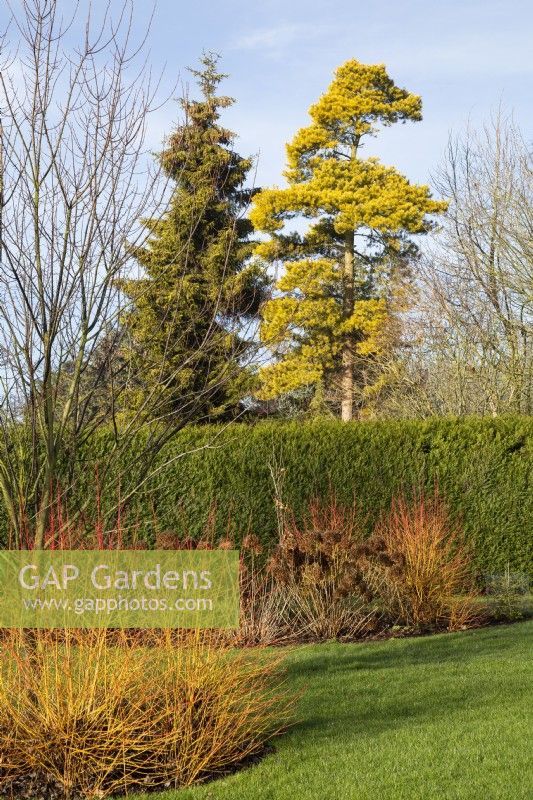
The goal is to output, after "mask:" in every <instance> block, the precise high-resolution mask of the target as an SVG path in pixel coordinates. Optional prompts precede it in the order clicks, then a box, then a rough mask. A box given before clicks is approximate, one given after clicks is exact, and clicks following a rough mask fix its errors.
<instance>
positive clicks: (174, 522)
mask: <svg viewBox="0 0 533 800" xmlns="http://www.w3.org/2000/svg"><path fill="white" fill-rule="evenodd" d="M102 444H103V443H102V442H101V443H100V448H99V449H100V457H102V454H103V455H104V457H105V446H103V448H102ZM202 446H205V449H201V450H198V448H201V447H202ZM189 451H196V452H191V453H190V454H189V455H185V456H184V457H183V458H179V459H178V460H176V461H175V462H174V463H173V464H172V465H170V466H168V467H166V468H165V469H164V470H163V471H162V472H160V473H159V474H158V475H157V477H156V478H154V479H153V480H152V481H151V482H150V483H149V484H147V486H146V487H145V489H146V491H145V492H144V493H143V494H142V495H141V496H139V497H138V498H137V500H136V508H135V511H134V513H135V514H136V515H137V517H138V518H139V519H140V520H141V521H142V524H143V527H145V526H146V529H147V530H148V529H150V530H152V529H153V527H154V524H155V525H156V526H157V527H158V528H159V529H161V530H172V531H176V532H179V533H180V534H182V535H191V536H193V537H195V538H198V537H201V536H202V535H203V533H204V531H205V529H206V527H209V524H210V522H209V520H210V519H211V520H212V518H213V512H214V509H215V510H216V523H215V528H216V535H217V536H225V535H226V534H229V536H231V537H232V538H234V539H235V541H236V542H237V543H238V542H239V541H240V540H241V539H242V537H243V536H244V535H245V534H246V533H247V532H254V533H255V534H256V535H257V536H258V537H259V538H260V539H261V541H262V542H263V543H264V544H265V545H266V546H267V548H268V547H269V546H272V545H273V543H274V542H275V541H276V538H277V527H276V509H275V503H274V485H273V480H272V475H271V469H274V471H275V472H277V473H278V476H279V471H280V469H282V470H283V473H282V483H283V502H284V504H285V505H286V506H288V507H290V508H291V509H293V510H294V512H295V513H296V515H298V516H299V515H301V514H302V512H303V511H304V510H305V508H306V505H307V503H308V501H309V499H310V498H312V497H317V496H318V497H322V498H325V497H327V496H328V494H329V493H330V492H334V493H335V494H336V496H337V498H338V499H339V500H340V501H342V502H346V503H349V502H352V501H353V500H354V499H355V500H356V502H357V503H359V505H360V507H361V508H362V510H363V512H364V513H365V514H366V515H368V519H367V525H368V529H369V530H370V529H371V528H372V526H373V524H374V523H375V521H376V519H377V518H378V517H379V515H380V514H381V513H382V512H383V511H384V510H386V509H387V508H388V507H389V506H390V503H391V500H392V498H393V497H394V496H395V495H398V494H399V493H405V494H410V493H412V492H413V491H414V490H418V491H420V490H423V491H425V492H432V491H433V490H434V487H435V486H438V489H439V492H440V494H441V495H442V496H443V497H444V499H445V500H446V501H447V503H448V505H449V507H450V510H451V512H452V514H453V515H455V516H456V517H458V518H460V520H461V521H462V523H463V526H464V529H465V532H466V534H467V536H468V539H469V540H470V542H471V543H472V545H473V548H474V552H475V561H476V567H477V569H478V571H479V572H480V573H492V572H497V571H502V570H503V569H504V568H505V567H506V565H507V564H510V566H511V568H512V569H515V570H522V571H526V572H530V573H533V419H531V418H525V417H516V418H512V417H508V418H495V419H442V418H439V419H430V420H392V421H377V422H364V423H348V424H346V423H341V422H337V421H334V420H331V421H330V420H327V421H324V420H319V421H312V422H297V421H294V422H278V421H276V422H260V423H257V424H255V425H244V424H242V425H237V424H235V425H230V426H228V427H227V428H226V429H221V428H217V427H198V428H188V429H185V430H183V431H182V432H181V433H180V434H179V435H178V436H177V437H176V438H175V439H174V440H173V441H172V443H171V444H169V445H168V446H167V449H166V452H165V453H164V455H163V457H164V458H165V459H168V457H169V456H171V457H172V456H176V455H178V454H181V453H187V452H189Z"/></svg>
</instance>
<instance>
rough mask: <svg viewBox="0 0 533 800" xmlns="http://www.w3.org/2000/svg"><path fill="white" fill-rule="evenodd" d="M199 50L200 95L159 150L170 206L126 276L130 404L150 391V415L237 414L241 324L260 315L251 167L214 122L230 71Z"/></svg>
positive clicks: (245, 376)
mask: <svg viewBox="0 0 533 800" xmlns="http://www.w3.org/2000/svg"><path fill="white" fill-rule="evenodd" d="M217 61H218V57H217V56H215V55H213V54H206V55H204V56H203V58H202V59H201V68H200V69H198V70H190V71H191V72H192V74H193V75H194V76H195V78H196V79H197V82H198V85H199V88H200V90H201V95H202V96H201V99H189V98H188V97H184V98H183V99H182V100H181V101H180V103H181V106H182V110H183V114H184V119H183V122H182V123H181V124H180V125H179V126H178V127H177V128H176V129H175V131H174V132H173V133H172V135H171V136H170V137H169V139H168V142H167V146H166V147H165V149H164V150H163V152H162V153H161V154H160V156H159V158H160V159H161V164H162V167H163V169H164V171H165V172H166V173H167V175H168V176H169V178H170V179H171V180H172V181H173V182H174V184H175V185H174V190H173V194H172V198H171V201H170V205H169V208H168V210H167V212H166V213H165V214H164V216H163V217H162V218H161V219H145V220H143V225H145V226H146V227H147V228H148V229H149V230H150V237H149V239H148V243H147V245H146V246H145V247H143V248H142V249H138V250H136V251H134V252H133V255H134V256H135V257H136V259H137V260H138V262H139V263H140V265H141V266H142V270H143V275H142V277H140V278H139V279H137V280H126V281H124V282H123V283H122V289H123V291H124V293H125V294H126V296H127V297H128V298H129V300H130V301H131V309H130V310H128V312H127V313H126V314H125V315H124V320H123V321H124V325H125V327H126V329H127V331H128V332H129V334H130V338H131V340H132V343H133V344H132V347H131V349H130V359H131V362H132V364H133V367H134V374H135V375H136V376H137V379H138V381H137V386H138V391H137V393H136V397H133V398H132V397H131V396H130V397H129V401H130V402H132V403H133V405H135V404H138V403H142V402H143V398H144V397H145V396H146V393H147V392H150V393H151V394H152V400H151V404H152V405H154V400H153V397H154V396H155V395H157V403H155V408H154V413H155V415H156V416H157V417H162V416H167V415H178V416H179V415H180V414H181V415H183V414H186V416H187V417H188V418H189V419H190V418H191V417H195V418H197V419H198V418H203V419H213V418H217V417H220V416H221V415H223V414H227V413H229V412H230V411H231V410H234V409H235V408H236V407H237V406H238V403H239V400H240V399H241V397H242V396H243V394H245V393H246V390H247V386H248V384H249V382H250V373H249V371H248V369H247V368H246V359H247V357H248V356H249V353H250V350H251V348H252V347H253V342H252V336H251V335H250V336H247V335H246V331H247V326H250V323H252V322H253V320H254V319H255V318H256V317H257V314H258V309H259V305H260V303H261V300H262V297H263V293H264V290H265V286H266V278H265V274H264V272H263V271H262V269H261V266H260V264H259V262H258V261H257V260H255V261H254V262H253V263H252V262H251V261H250V256H251V254H252V250H253V241H252V239H251V234H252V231H253V228H252V225H251V222H250V220H249V219H247V218H246V209H247V207H248V205H249V202H250V199H251V197H252V195H253V190H251V189H249V188H246V181H247V178H248V173H249V171H250V169H251V167H252V161H251V159H249V158H242V157H241V156H240V155H238V154H237V153H236V152H235V150H234V143H235V134H234V133H232V132H231V131H229V130H227V129H226V128H224V127H223V126H222V125H221V124H220V122H219V119H220V114H221V111H222V110H223V109H226V108H228V107H229V106H230V105H232V104H233V102H234V100H233V99H232V98H230V97H225V96H222V95H218V94H217V90H218V86H219V84H220V82H221V81H222V80H223V79H224V78H225V77H227V76H226V75H224V74H222V73H220V72H219V71H218V68H217Z"/></svg>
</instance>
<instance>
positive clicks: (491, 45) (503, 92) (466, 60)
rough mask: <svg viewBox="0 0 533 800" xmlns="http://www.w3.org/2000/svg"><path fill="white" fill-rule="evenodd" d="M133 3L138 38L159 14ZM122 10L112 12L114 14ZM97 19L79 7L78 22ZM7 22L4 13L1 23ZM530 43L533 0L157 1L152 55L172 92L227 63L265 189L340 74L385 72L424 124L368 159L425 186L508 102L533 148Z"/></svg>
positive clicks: (167, 126)
mask: <svg viewBox="0 0 533 800" xmlns="http://www.w3.org/2000/svg"><path fill="white" fill-rule="evenodd" d="M64 2H65V5H66V6H67V7H69V8H72V5H71V3H70V2H67V0H64ZM133 2H134V8H135V16H136V27H137V28H138V30H139V31H140V30H142V28H143V25H144V24H145V21H146V19H147V17H148V16H149V14H150V11H151V6H152V4H151V2H150V0H133ZM16 5H17V2H16V0H15V7H16ZM104 5H105V2H104V0H95V2H93V6H95V7H96V8H97V9H101V8H103V7H104ZM120 6H121V0H111V7H112V9H113V10H115V9H117V10H118V9H119V8H120ZM88 7H89V2H88V0H80V7H79V14H78V18H79V19H80V20H81V18H82V16H84V15H83V13H82V12H83V11H84V10H86V9H87V8H88ZM5 14H6V7H5V6H4V8H3V9H0V21H3V20H2V18H3V17H4V16H5ZM532 34H533V2H532V1H531V0H507V2H505V1H504V0H438V1H436V0H425V1H424V2H422V0H396V2H394V1H392V0H366V1H365V2H361V0H322V2H319V0H306V2H304V0H260V2H245V1H244V0H158V2H157V5H156V11H155V17H154V20H153V25H152V30H151V33H150V37H149V46H150V51H151V52H150V60H151V62H152V63H153V65H154V67H155V68H156V69H160V68H161V67H163V66H164V68H165V74H164V81H163V91H165V90H166V91H167V92H168V90H169V87H171V86H172V85H173V84H174V83H175V82H176V81H181V82H190V81H191V76H190V75H189V74H188V73H187V70H186V67H187V66H188V65H194V64H195V62H196V61H197V59H198V56H199V55H200V54H201V52H202V50H204V49H205V50H213V51H216V52H218V53H220V55H221V57H222V61H221V65H222V69H223V71H225V72H228V73H230V77H229V79H228V80H227V82H226V85H225V92H226V93H227V94H231V95H232V96H233V97H235V98H236V100H237V103H236V105H235V106H234V107H233V108H232V109H230V110H229V111H228V113H227V114H226V116H225V122H226V124H227V125H228V127H231V128H232V129H233V130H234V131H236V133H238V135H239V140H238V149H239V151H240V152H241V153H242V154H243V155H248V154H252V153H258V154H259V161H258V172H257V180H256V183H257V185H263V186H266V185H271V184H273V183H281V182H282V176H281V173H282V170H283V168H284V161H285V152H284V144H285V142H286V141H288V140H290V139H291V138H292V136H293V135H294V133H295V131H296V130H297V129H298V128H299V127H301V126H302V125H305V124H307V120H308V117H307V108H308V107H309V105H310V104H311V103H312V102H314V101H315V100H316V99H317V97H318V96H319V95H320V94H321V93H322V92H323V91H324V90H325V89H326V87H327V85H328V83H329V81H330V80H331V76H332V73H333V70H334V69H335V67H336V66H338V65H339V64H341V63H342V62H344V61H345V60H347V59H349V58H357V59H359V60H360V61H363V62H366V63H378V62H383V63H385V64H386V65H387V68H388V70H389V73H390V75H391V76H392V77H393V78H394V80H395V81H396V82H397V83H398V84H399V85H401V86H405V87H406V88H407V89H409V90H410V91H412V92H416V93H418V94H421V95H422V99H423V108H424V119H423V121H422V122H419V123H415V124H406V125H403V126H400V125H397V126H393V127H392V128H390V129H388V130H387V131H385V132H384V133H383V134H381V135H380V137H379V138H378V139H376V140H373V141H372V142H371V143H370V144H369V145H368V146H367V153H369V154H370V153H371V154H373V155H378V156H379V157H380V158H381V159H382V160H383V161H384V162H385V163H388V164H395V165H396V166H397V167H398V168H399V169H400V170H401V171H402V172H404V173H405V174H406V175H407V176H408V177H409V178H410V179H411V180H413V181H418V182H427V181H429V178H430V173H431V170H434V169H435V168H436V167H437V165H438V163H439V161H440V159H441V157H442V153H443V150H444V147H445V145H446V141H447V138H448V135H449V132H450V131H451V130H459V129H461V128H462V127H463V126H464V125H465V124H466V122H467V121H468V120H469V119H470V120H471V121H472V122H473V123H474V124H479V123H480V122H482V121H483V120H484V119H485V120H486V119H487V118H488V117H489V116H490V114H491V111H493V110H494V109H495V108H496V107H497V106H498V104H499V103H500V102H502V103H503V104H504V106H505V107H506V108H507V109H508V110H512V111H513V112H514V114H515V118H516V120H517V122H518V123H519V124H520V126H521V127H522V130H523V131H524V133H525V135H526V137H527V138H528V139H529V140H532V139H533V135H532V133H533V102H532V101H533V59H532V58H531V50H532V49H533V48H532V47H531V43H532V40H533V35H532ZM178 113H179V112H178V108H177V105H176V103H175V102H170V103H169V104H167V105H166V106H165V107H164V108H162V109H160V110H159V111H158V112H157V113H156V114H154V116H153V118H152V120H151V123H150V144H151V145H152V146H153V147H154V149H157V148H158V145H159V143H160V141H161V139H162V137H163V136H164V135H165V134H167V133H168V132H169V131H170V130H171V128H172V125H173V123H174V122H175V121H176V119H177V117H178Z"/></svg>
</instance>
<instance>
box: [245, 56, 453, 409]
mask: <svg viewBox="0 0 533 800" xmlns="http://www.w3.org/2000/svg"><path fill="white" fill-rule="evenodd" d="M309 114H310V117H311V124H310V125H308V126H307V127H304V128H302V129H300V130H299V131H298V132H297V134H296V136H295V137H294V139H293V141H292V142H291V143H290V144H288V145H287V156H288V167H287V170H286V172H285V173H284V174H285V177H286V179H287V183H288V185H287V186H286V187H285V188H271V189H263V190H262V191H261V192H259V193H257V195H256V196H255V198H254V205H253V208H252V211H251V215H250V216H251V220H252V222H253V224H254V226H255V227H256V229H257V230H260V231H263V232H265V233H268V234H269V235H270V236H269V240H268V241H264V242H261V243H260V244H259V245H258V247H257V248H256V252H257V254H258V255H260V256H262V257H263V258H265V259H267V260H268V261H270V262H272V263H274V262H278V261H282V262H283V263H284V267H285V270H284V274H283V275H282V277H281V278H280V279H279V280H278V282H277V285H276V291H275V293H274V295H273V296H272V298H271V299H270V300H269V301H268V302H267V303H266V304H265V306H264V309H263V319H262V325H261V338H262V341H263V342H264V343H265V344H266V345H267V346H268V347H270V348H271V349H272V351H273V352H274V353H275V355H276V359H275V361H273V362H272V363H271V364H269V365H268V366H266V367H265V368H263V370H262V371H261V380H262V389H261V395H262V397H264V398H265V399H266V398H274V397H277V396H279V395H282V394H285V393H288V392H291V391H293V390H295V389H298V388H301V387H304V386H313V385H319V384H320V385H321V384H322V383H323V382H325V383H326V385H329V386H331V385H336V386H338V388H339V394H340V408H341V416H342V419H344V420H350V419H352V417H353V415H354V412H356V411H357V409H359V408H360V407H361V405H362V404H363V402H364V388H365V387H364V385H365V382H366V383H367V384H368V375H367V374H366V373H367V368H368V366H369V365H372V364H375V363H376V362H377V361H379V357H380V354H381V353H382V351H383V350H384V349H385V348H387V347H388V346H389V343H390V331H391V328H392V327H393V322H392V313H393V312H392V307H393V301H394V297H395V296H397V293H398V290H399V287H400V286H402V285H404V286H405V284H406V279H408V276H409V271H410V270H409V265H410V264H411V263H412V261H413V259H415V258H416V255H417V253H418V249H417V247H416V245H415V243H414V241H413V239H412V234H424V233H427V232H428V231H429V230H430V229H431V228H432V227H433V225H434V222H433V221H432V218H431V216H430V215H434V214H438V213H440V212H443V211H444V210H445V208H446V203H444V202H442V201H437V200H433V199H432V198H431V194H430V191H429V188H428V187H427V186H419V185H414V184H411V183H410V182H409V181H408V180H407V178H405V177H404V176H403V175H401V174H400V173H399V172H398V171H397V170H396V169H395V168H394V167H387V166H384V165H383V164H381V163H380V162H379V160H378V159H377V158H367V159H362V158H361V157H360V148H361V143H362V140H363V139H365V137H370V136H374V135H376V133H377V132H378V130H379V128H380V127H381V126H389V125H392V124H393V123H395V122H405V121H407V120H412V121H418V120H420V119H421V118H422V115H421V99H420V97H418V96H417V95H414V94H411V93H409V92H408V91H407V90H406V89H402V88H399V87H398V86H396V85H395V83H394V81H393V80H392V79H391V78H390V77H389V76H388V74H387V72H386V69H385V67H384V65H382V64H377V65H364V64H361V63H360V62H358V61H356V60H355V59H353V60H350V61H347V62H346V63H345V64H343V65H342V66H340V67H339V68H338V69H337V70H336V72H335V75H334V79H333V81H332V83H331V84H330V86H329V88H328V90H327V91H326V93H325V94H323V95H322V97H321V98H320V99H319V100H318V102H317V103H315V104H314V105H312V106H311V108H310V109H309ZM295 217H304V218H307V219H309V220H310V221H311V222H310V224H309V226H308V229H307V232H306V233H305V234H298V233H285V231H284V228H285V225H286V223H287V221H288V220H290V219H292V218H295ZM365 375H366V377H365ZM378 379H379V378H378V377H376V375H375V374H374V380H378ZM370 388H371V387H370Z"/></svg>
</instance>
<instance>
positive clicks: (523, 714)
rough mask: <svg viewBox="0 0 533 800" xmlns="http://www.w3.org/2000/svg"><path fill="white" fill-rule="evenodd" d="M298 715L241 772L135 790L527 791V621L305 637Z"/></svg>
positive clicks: (214, 794) (325, 796)
mask: <svg viewBox="0 0 533 800" xmlns="http://www.w3.org/2000/svg"><path fill="white" fill-rule="evenodd" d="M288 669H289V680H290V682H291V683H292V684H293V685H294V688H295V690H296V691H299V690H301V689H304V688H305V694H304V695H303V697H302V700H301V702H300V707H299V717H300V721H299V723H298V724H297V725H296V726H295V727H294V728H293V729H292V730H291V731H290V732H289V733H288V734H286V735H285V736H284V737H283V738H281V739H279V740H278V741H277V742H276V750H275V752H273V753H272V754H271V755H269V756H267V757H266V758H265V759H263V761H262V762H261V763H260V764H258V765H256V766H254V767H251V768H248V769H246V770H244V771H241V772H240V773H237V774H235V775H232V776H229V777H227V778H224V779H222V780H217V781H213V782H211V783H209V784H205V785H203V786H197V787H195V788H193V789H187V790H181V791H167V792H164V793H162V794H158V795H153V794H152V795H136V796H135V800H140V799H141V797H142V798H143V800H145V798H146V800H154V798H155V797H158V798H159V800H230V799H231V800H242V799H243V798H246V800H289V799H290V800H352V799H353V800H417V798H424V800H452V799H453V800H463V799H466V798H468V800H496V798H498V800H500V799H501V798H509V800H520V799H521V798H523V800H526V798H527V800H531V799H532V798H533V621H532V622H524V623H519V624H516V625H511V626H498V627H493V628H486V629H483V630H479V631H470V632H466V633H460V634H453V635H450V634H448V635H441V636H434V637H426V638H418V639H416V638H415V639H395V640H390V641H387V642H383V643H369V644H353V645H341V644H336V643H332V644H326V645H316V646H307V647H301V648H298V649H297V650H295V651H293V652H292V654H291V655H290V657H289V667H288Z"/></svg>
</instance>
